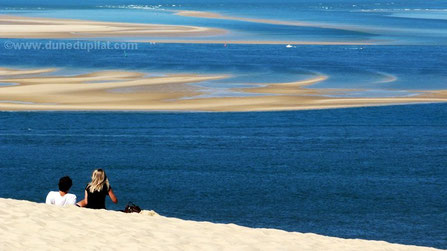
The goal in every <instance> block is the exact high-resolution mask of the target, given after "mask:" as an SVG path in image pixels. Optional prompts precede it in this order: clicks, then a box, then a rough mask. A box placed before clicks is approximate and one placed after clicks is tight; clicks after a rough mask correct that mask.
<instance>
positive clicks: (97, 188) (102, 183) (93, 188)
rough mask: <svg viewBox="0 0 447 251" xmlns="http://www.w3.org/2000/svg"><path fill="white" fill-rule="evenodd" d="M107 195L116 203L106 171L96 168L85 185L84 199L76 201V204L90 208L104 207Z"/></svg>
mask: <svg viewBox="0 0 447 251" xmlns="http://www.w3.org/2000/svg"><path fill="white" fill-rule="evenodd" d="M107 195H108V196H109V197H110V199H111V200H112V202H113V203H115V204H116V203H118V199H117V198H116V196H115V194H114V193H113V190H112V187H111V186H110V184H109V179H107V175H106V173H105V172H104V170H102V169H96V170H95V171H93V174H92V181H91V182H90V183H88V185H87V186H86V187H85V199H84V200H82V201H80V202H78V204H77V205H78V206H80V207H86V208H92V209H105V208H106V196H107Z"/></svg>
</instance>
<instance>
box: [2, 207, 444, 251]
mask: <svg viewBox="0 0 447 251" xmlns="http://www.w3.org/2000/svg"><path fill="white" fill-rule="evenodd" d="M152 215H153V216H151V214H125V213H121V212H116V211H106V210H91V209H85V208H78V207H75V206H72V207H66V208H60V207H56V206H52V205H46V204H43V203H34V202H29V201H19V200H12V199H2V198H0V221H1V222H2V225H1V227H0V236H2V238H1V241H0V250H5V251H9V250H61V249H63V250H79V249H82V250H147V249H150V250H294V251H296V250H298V251H319V250H321V251H323V250H324V251H327V250H334V251H337V250H343V251H359V250H364V251H379V250H380V251H382V250H389V251H423V250H427V251H429V250H436V249H434V248H428V247H417V246H409V245H399V244H391V243H388V242H384V241H368V240H360V239H342V238H335V237H327V236H322V235H317V234H311V233H298V232H286V231H282V230H275V229H265V228H259V229H253V228H248V227H242V226H238V225H235V224H215V223H210V222H197V221H187V220H181V219H176V218H169V217H164V216H159V215H156V214H155V215H154V214H152Z"/></svg>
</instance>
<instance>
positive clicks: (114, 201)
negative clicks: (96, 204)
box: [109, 188, 118, 204]
mask: <svg viewBox="0 0 447 251" xmlns="http://www.w3.org/2000/svg"><path fill="white" fill-rule="evenodd" d="M109 196H110V199H111V200H112V202H113V203H115V204H116V203H118V198H116V196H115V194H114V193H113V190H112V188H110V190H109Z"/></svg>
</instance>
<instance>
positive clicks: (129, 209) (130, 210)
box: [123, 201, 141, 213]
mask: <svg viewBox="0 0 447 251" xmlns="http://www.w3.org/2000/svg"><path fill="white" fill-rule="evenodd" d="M123 212H125V213H139V212H141V208H140V207H139V206H137V205H135V204H133V203H132V202H130V201H129V203H127V206H126V208H125V209H124V211H123Z"/></svg>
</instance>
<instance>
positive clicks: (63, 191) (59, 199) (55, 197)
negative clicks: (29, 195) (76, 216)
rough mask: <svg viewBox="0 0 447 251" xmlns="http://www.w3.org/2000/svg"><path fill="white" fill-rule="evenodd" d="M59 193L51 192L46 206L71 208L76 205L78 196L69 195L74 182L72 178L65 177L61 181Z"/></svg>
mask: <svg viewBox="0 0 447 251" xmlns="http://www.w3.org/2000/svg"><path fill="white" fill-rule="evenodd" d="M58 185H59V192H54V191H51V192H49V193H48V195H47V199H46V201H45V203H46V204H51V205H56V206H61V207H63V206H69V205H75V204H76V195H74V194H71V193H68V191H69V190H70V188H71V186H72V185H73V182H72V181H71V179H70V177H68V176H65V177H62V178H60V179H59V184H58Z"/></svg>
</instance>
